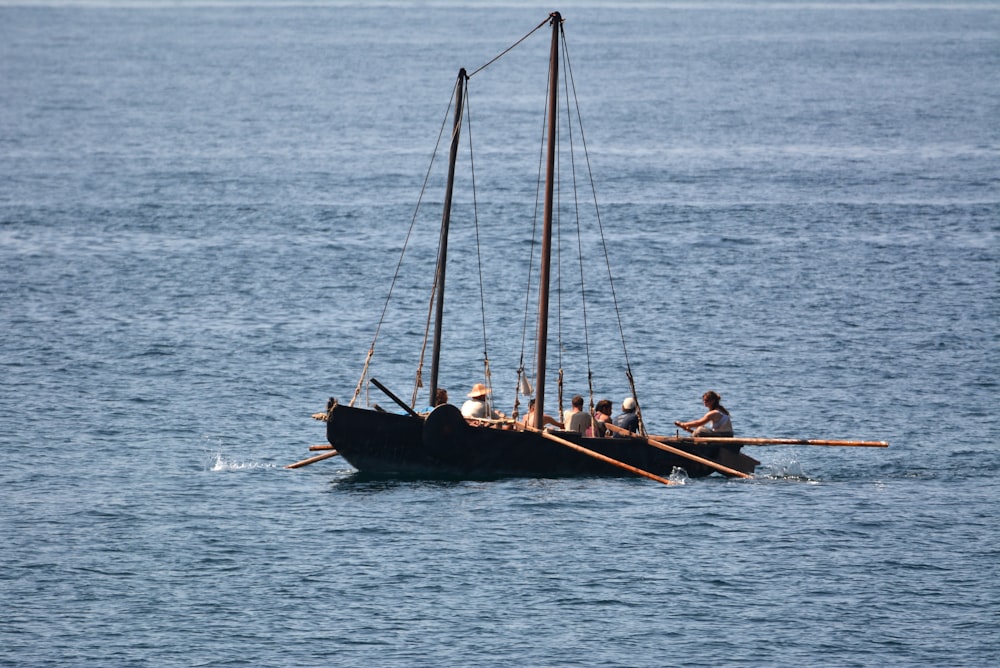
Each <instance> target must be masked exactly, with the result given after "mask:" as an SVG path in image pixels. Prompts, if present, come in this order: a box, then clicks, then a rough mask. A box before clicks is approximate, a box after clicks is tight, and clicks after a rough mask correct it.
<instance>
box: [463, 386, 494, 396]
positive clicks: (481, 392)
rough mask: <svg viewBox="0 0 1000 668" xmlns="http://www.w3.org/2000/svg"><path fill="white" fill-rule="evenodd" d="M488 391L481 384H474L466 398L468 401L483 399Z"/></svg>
mask: <svg viewBox="0 0 1000 668" xmlns="http://www.w3.org/2000/svg"><path fill="white" fill-rule="evenodd" d="M489 393H490V391H489V389H487V387H486V386H485V385H483V384H482V383H476V384H475V385H473V386H472V392H469V394H467V395H466V396H468V397H469V398H470V399H478V398H479V397H485V396H486V395H487V394H489Z"/></svg>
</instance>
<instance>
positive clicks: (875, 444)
mask: <svg viewBox="0 0 1000 668" xmlns="http://www.w3.org/2000/svg"><path fill="white" fill-rule="evenodd" d="M656 438H673V437H671V436H657V437H656ZM681 438H684V439H685V440H691V441H694V442H695V443H741V444H743V445H840V446H856V447H862V448H888V447H889V441H838V440H830V439H814V438H738V437H735V436H689V437H687V438H685V437H683V436H682V437H681Z"/></svg>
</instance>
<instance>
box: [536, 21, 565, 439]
mask: <svg viewBox="0 0 1000 668" xmlns="http://www.w3.org/2000/svg"><path fill="white" fill-rule="evenodd" d="M549 16H550V17H551V23H552V48H551V52H550V53H549V107H548V117H549V123H548V133H549V141H548V149H547V156H546V166H545V208H544V210H543V214H542V261H541V267H540V270H541V276H540V277H539V279H538V337H537V346H538V347H537V349H536V351H537V352H536V354H535V359H536V361H537V364H538V367H537V369H536V370H535V425H534V426H535V429H542V428H543V427H544V426H545V425H544V419H545V356H546V349H547V348H548V336H549V274H550V273H551V259H552V199H553V198H552V193H553V190H554V188H555V165H556V113H557V112H558V110H559V105H558V97H559V29H560V27H562V16H561V15H560V14H559V12H552V14H550V15H549Z"/></svg>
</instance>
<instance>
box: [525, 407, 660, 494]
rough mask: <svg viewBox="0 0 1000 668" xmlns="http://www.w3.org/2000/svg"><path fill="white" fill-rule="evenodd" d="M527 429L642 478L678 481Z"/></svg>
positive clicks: (563, 439) (528, 427) (543, 431)
mask: <svg viewBox="0 0 1000 668" xmlns="http://www.w3.org/2000/svg"><path fill="white" fill-rule="evenodd" d="M536 405H537V404H536ZM527 429H529V430H530V431H533V432H536V433H538V434H541V435H542V438H547V439H548V440H550V441H552V442H553V443H558V444H559V445H565V446H566V447H567V448H570V449H572V450H576V451H577V452H581V453H583V454H585V455H587V456H588V457H593V458H594V459H599V460H601V461H602V462H607V463H608V464H611V465H612V466H617V467H618V468H620V469H624V470H626V471H629V472H631V473H634V474H636V475H641V476H642V477H644V478H649V479H650V480H655V481H656V482H658V483H662V484H664V485H676V484H678V483H676V482H674V481H673V480H667V479H666V478H661V477H660V476H658V475H656V474H655V473H650V472H649V471H643V470H642V469H640V468H636V467H635V466H632V465H631V464H626V463H625V462H621V461H618V460H617V459H613V458H612V457H608V456H607V455H604V454H601V453H600V452H595V451H593V450H591V449H590V448H585V447H583V446H582V445H577V444H576V443H573V442H572V441H567V440H566V439H565V438H560V437H558V436H556V435H555V434H550V433H549V432H547V431H545V430H544V429H535V428H534V427H532V426H531V425H527Z"/></svg>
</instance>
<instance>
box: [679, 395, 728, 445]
mask: <svg viewBox="0 0 1000 668" xmlns="http://www.w3.org/2000/svg"><path fill="white" fill-rule="evenodd" d="M701 401H702V403H704V404H705V406H706V408H708V412H707V413H705V415H704V416H702V417H701V418H699V419H697V420H691V421H690V422H679V421H677V422H674V424H675V425H677V426H678V427H680V428H681V429H683V430H685V431H689V432H691V433H692V434H693V435H695V436H732V435H733V421H732V419H731V418H730V417H729V411H727V410H726V407H725V406H723V405H722V404H721V403H719V402H720V401H722V397H720V396H719V395H718V394H716V393H715V392H712V391H711V390H709V391H708V392H706V393H705V394H703V395H702V397H701Z"/></svg>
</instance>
